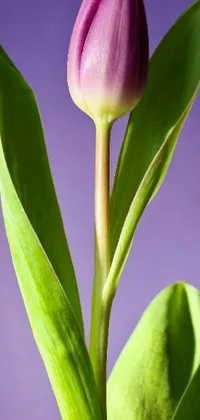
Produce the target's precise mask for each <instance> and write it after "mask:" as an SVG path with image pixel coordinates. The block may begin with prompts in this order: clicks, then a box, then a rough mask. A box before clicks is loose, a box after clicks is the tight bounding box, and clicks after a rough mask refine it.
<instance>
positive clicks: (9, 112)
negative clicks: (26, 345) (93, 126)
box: [0, 51, 102, 420]
mask: <svg viewBox="0 0 200 420" xmlns="http://www.w3.org/2000/svg"><path fill="white" fill-rule="evenodd" d="M0 193H1V202H2V209H3V216H4V221H5V227H6V233H7V237H8V241H9V245H10V250H11V255H12V260H13V264H14V267H15V271H16V275H17V278H18V282H19V286H20V290H21V293H22V296H23V300H24V303H25V307H26V311H27V314H28V317H29V321H30V325H31V328H32V331H33V335H34V338H35V341H36V343H37V346H38V349H39V351H40V354H41V356H42V359H43V362H44V364H45V367H46V370H47V373H48V376H49V379H50V382H51V385H52V388H53V391H54V393H55V396H56V399H57V402H58V405H59V409H60V412H61V415H62V418H63V420H77V419H83V420H91V419H94V420H96V419H98V420H100V419H102V415H101V407H100V402H99V397H98V394H97V390H96V385H95V380H94V375H93V371H92V367H91V363H90V359H89V355H88V352H87V349H86V345H85V341H84V336H83V329H82V316H81V309H80V304H79V299H78V292H77V287H76V281H75V276H74V271H73V267H72V262H71V259H70V255H69V250H68V247H67V243H66V239H65V235H64V229H63V225H62V220H61V216H60V212H59V208H58V204H57V201H56V196H55V191H54V188H53V183H52V178H51V174H50V169H49V164H48V159H47V154H46V149H45V145H44V139H43V133H42V128H41V123H40V118H39V114H38V111H37V106H36V103H35V99H34V96H33V92H32V91H31V89H30V88H29V87H28V85H27V84H26V83H25V81H24V80H23V78H22V77H21V75H20V74H19V72H17V71H16V70H15V68H14V66H13V65H11V64H10V61H9V60H8V59H7V57H6V55H5V53H4V52H2V51H1V58H0Z"/></svg>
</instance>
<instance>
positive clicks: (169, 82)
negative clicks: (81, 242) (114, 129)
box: [106, 1, 200, 289]
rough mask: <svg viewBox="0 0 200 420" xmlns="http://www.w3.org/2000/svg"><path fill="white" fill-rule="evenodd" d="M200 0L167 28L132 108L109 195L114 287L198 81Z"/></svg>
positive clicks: (112, 279) (165, 170)
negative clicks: (140, 94)
mask: <svg viewBox="0 0 200 420" xmlns="http://www.w3.org/2000/svg"><path fill="white" fill-rule="evenodd" d="M199 33H200V1H197V2H196V3H194V4H193V5H192V6H191V7H190V8H189V9H188V10H187V11H186V12H185V13H184V15H182V16H181V18H180V19H179V20H178V21H177V22H176V24H175V25H174V26H173V27H172V28H171V30H170V31H169V32H168V34H167V35H166V36H165V37H164V39H163V40H162V42H161V44H160V45H159V46H158V48H157V50H156V51H155V53H154V55H153V57H152V58H151V60H150V69H149V79H148V84H147V89H146V91H145V94H144V96H143V99H142V101H141V103H140V104H139V105H138V107H137V108H136V109H135V110H134V111H133V112H132V114H131V116H130V119H129V123H128V127H127V130H126V134H125V138H124V142H123V145H122V149H121V152H120V157H119V160H118V165H117V170H116V175H115V179H114V185H113V190H112V196H111V255H112V264H111V270H110V274H109V278H108V281H107V285H106V287H110V284H112V288H113V289H116V287H117V284H118V281H119V277H120V274H121V272H122V269H123V266H124V264H125V262H126V259H127V257H128V254H129V251H130V248H131V244H132V240H133V235H134V232H135V229H136V227H137V224H138V222H139V220H140V218H141V216H142V213H143V211H144V209H145V207H146V206H147V205H148V203H149V202H150V201H151V200H152V198H153V197H154V195H155V194H156V192H157V191H158V189H159V187H160V185H161V183H162V182H163V179H164V177H165V174H166V172H167V169H168V166H169V164H170V161H171V158H172V156H173V152H174V149H175V146H176V143H177V140H178V136H179V134H180V131H181V129H182V126H183V124H184V122H185V120H186V118H187V115H188V113H189V111H190V107H191V105H192V102H193V100H194V97H195V95H196V93H197V90H198V87H199V81H200V36H199Z"/></svg>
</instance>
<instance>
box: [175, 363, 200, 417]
mask: <svg viewBox="0 0 200 420" xmlns="http://www.w3.org/2000/svg"><path fill="white" fill-rule="evenodd" d="M199 390H200V365H199V368H198V369H197V371H196V373H195V375H194V377H193V378H192V380H191V382H190V383H189V385H188V386H187V389H186V391H185V392H184V394H183V397H182V398H181V401H180V403H179V405H178V407H177V409H176V411H175V414H174V416H173V419H172V420H188V419H189V420H198V419H200V400H199Z"/></svg>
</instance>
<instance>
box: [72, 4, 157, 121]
mask: <svg viewBox="0 0 200 420" xmlns="http://www.w3.org/2000/svg"><path fill="white" fill-rule="evenodd" d="M148 46H149V43H148V29H147V22H146V15H145V10H144V4H143V0H83V1H82V4H81V7H80V10H79V14H78V17H77V19H76V22H75V26H74V30H73V33H72V37H71V42H70V47H69V55H68V66H67V78H68V86H69V91H70V94H71V97H72V99H73V101H74V102H75V103H76V105H77V106H78V107H79V108H80V109H82V110H83V111H84V112H86V113H87V114H88V115H89V116H90V117H91V118H93V120H94V121H96V122H97V121H103V122H113V121H114V120H116V119H117V118H119V117H121V116H123V115H125V114H127V113H129V112H130V111H131V110H132V109H133V108H134V107H135V106H136V105H137V103H138V102H139V100H140V98H141V96H142V94H143V90H144V88H145V85H146V80H147V73H148V59H149V48H148Z"/></svg>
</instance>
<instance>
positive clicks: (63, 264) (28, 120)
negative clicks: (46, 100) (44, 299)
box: [0, 46, 83, 331]
mask: <svg viewBox="0 0 200 420" xmlns="http://www.w3.org/2000/svg"><path fill="white" fill-rule="evenodd" d="M0 78H1V79H0V83H1V85H0V134H1V142H2V147H3V153H4V156H5V160H6V164H7V166H8V171H9V174H10V176H11V179H12V182H13V187H14V189H15V190H16V193H17V195H18V197H19V200H20V202H21V205H22V207H23V209H24V211H25V213H26V215H27V217H28V219H29V221H30V223H31V226H32V228H33V230H34V231H35V234H36V236H37V237H38V239H39V241H40V243H41V246H42V247H43V249H44V251H45V253H46V254H47V257H48V259H49V261H50V263H51V264H52V266H53V268H54V270H55V272H56V274H57V276H58V278H59V280H60V282H61V284H62V287H63V289H64V290H65V292H66V295H67V297H68V299H69V301H70V303H71V305H72V309H73V311H74V313H75V316H76V318H77V321H78V324H79V326H80V328H81V329H82V331H83V320H82V313H81V306H80V301H79V295H78V289H77V284H76V278H75V273H74V269H73V265H72V261H71V257H70V253H69V248H68V245H67V241H66V237H65V233H64V227H63V222H62V219H61V214H60V210H59V206H58V202H57V198H56V194H55V190H54V185H53V181H52V177H51V172H50V167H49V162H48V157H47V152H46V147H45V142H44V135H43V130H42V125H41V120H40V116H39V112H38V109H37V104H36V101H35V98H34V94H33V92H32V90H31V89H30V87H29V86H28V85H27V83H26V82H25V80H24V79H23V77H22V76H21V75H20V73H19V71H18V70H17V69H16V67H15V66H14V64H13V63H12V62H11V60H10V58H9V57H8V56H7V55H6V53H5V51H4V50H3V49H2V47H1V46H0Z"/></svg>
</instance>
